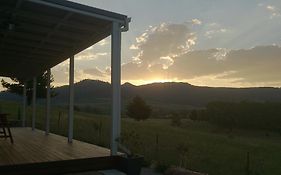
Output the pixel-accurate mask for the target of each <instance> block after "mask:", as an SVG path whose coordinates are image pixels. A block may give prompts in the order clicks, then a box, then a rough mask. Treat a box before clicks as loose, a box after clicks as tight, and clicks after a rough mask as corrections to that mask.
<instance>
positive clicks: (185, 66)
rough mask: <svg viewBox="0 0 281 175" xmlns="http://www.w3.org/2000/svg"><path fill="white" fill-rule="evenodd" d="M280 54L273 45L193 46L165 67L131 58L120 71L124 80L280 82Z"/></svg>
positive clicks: (227, 83) (232, 83) (225, 83)
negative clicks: (234, 48)
mask: <svg viewBox="0 0 281 175" xmlns="http://www.w3.org/2000/svg"><path fill="white" fill-rule="evenodd" d="M280 55H281V47H279V46H276V45H272V46H271V45H270V46H257V47H254V48H251V49H240V50H229V49H222V48H219V49H209V50H194V51H190V52H187V53H185V54H181V55H179V56H177V57H174V58H173V59H172V60H173V63H172V64H171V65H170V66H169V67H168V68H166V69H165V68H163V66H162V65H161V64H155V65H153V66H150V67H148V68H147V67H145V66H143V65H142V64H139V63H134V62H131V63H127V64H125V65H123V67H122V71H123V75H124V76H123V78H124V79H126V80H153V79H173V80H178V81H190V82H200V84H208V82H209V83H211V84H212V83H213V84H215V85H216V86H243V85H246V86H251V85H254V86H267V85H268V86H273V85H274V86H281V69H280V66H281V59H280ZM164 60H165V59H164ZM167 60H169V59H167ZM219 82H220V83H219Z"/></svg>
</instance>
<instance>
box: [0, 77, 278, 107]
mask: <svg viewBox="0 0 281 175" xmlns="http://www.w3.org/2000/svg"><path fill="white" fill-rule="evenodd" d="M74 87H75V102H76V103H79V104H80V103H84V104H86V103H93V102H94V101H95V100H96V99H110V98H111V84H110V83H108V82H103V81H99V80H90V79H86V80H82V81H80V82H77V83H75V85H74ZM54 90H55V92H56V93H57V94H58V96H56V97H54V98H53V99H52V102H54V103H65V104H66V103H67V102H68V86H67V85H64V86H60V87H56V88H55V89H54ZM121 94H122V99H123V100H124V101H126V100H129V99H131V98H132V97H134V96H136V95H139V96H141V97H143V98H144V99H145V100H148V101H150V102H156V103H164V104H184V105H192V106H205V105H206V104H207V103H209V102H211V101H231V102H238V101H257V102H266V101H269V102H281V89H280V88H274V87H253V88H233V87H208V86H194V85H191V84H189V83H184V82H165V83H150V84H145V85H139V86H136V85H133V84H131V83H124V84H122V85H121ZM9 96H10V97H12V98H11V99H12V100H15V96H14V95H11V94H10V93H7V92H1V93H0V99H4V100H7V99H9Z"/></svg>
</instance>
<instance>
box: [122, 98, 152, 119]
mask: <svg viewBox="0 0 281 175" xmlns="http://www.w3.org/2000/svg"><path fill="white" fill-rule="evenodd" d="M151 112H152V109H151V107H150V106H149V105H147V104H146V102H145V101H144V100H143V99H142V98H141V97H139V96H135V97H134V98H133V99H132V101H131V102H130V103H129V104H128V106H127V116H129V117H131V118H133V119H135V120H137V121H140V120H145V119H148V118H149V117H150V115H151Z"/></svg>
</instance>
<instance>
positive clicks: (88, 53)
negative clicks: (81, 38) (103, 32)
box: [75, 48, 108, 61]
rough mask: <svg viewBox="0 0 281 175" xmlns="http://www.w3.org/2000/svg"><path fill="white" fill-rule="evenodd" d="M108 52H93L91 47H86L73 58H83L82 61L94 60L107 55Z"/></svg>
mask: <svg viewBox="0 0 281 175" xmlns="http://www.w3.org/2000/svg"><path fill="white" fill-rule="evenodd" d="M107 55H108V53H106V52H100V53H94V52H93V50H92V49H91V48H88V49H86V50H84V51H83V52H81V53H79V54H78V55H77V56H75V60H83V61H89V60H95V59H98V58H99V57H103V56H107Z"/></svg>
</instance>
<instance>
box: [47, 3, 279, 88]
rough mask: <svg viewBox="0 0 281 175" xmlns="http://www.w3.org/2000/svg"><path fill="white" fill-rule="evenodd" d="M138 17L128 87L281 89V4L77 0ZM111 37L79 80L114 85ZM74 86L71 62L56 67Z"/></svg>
mask: <svg viewBox="0 0 281 175" xmlns="http://www.w3.org/2000/svg"><path fill="white" fill-rule="evenodd" d="M72 1H74V2H78V3H81V4H85V5H89V6H93V7H97V8H102V9H105V10H110V11H113V12H117V13H121V14H125V15H127V16H129V17H131V18H132V22H131V23H130V30H129V31H128V32H126V33H123V34H122V82H123V83H124V82H130V83H132V84H135V85H140V84H146V83H152V82H171V81H173V82H188V83H190V84H193V85H198V86H212V87H260V86H273V87H281V68H280V67H281V31H280V29H281V1H280V0H247V1H245V0H235V1H233V0H208V1H207V0H173V1H171V0H79V1H78V0H72ZM110 56H111V54H110V37H108V38H106V39H104V40H102V41H101V42H99V43H98V44H96V45H94V46H92V47H90V48H88V49H86V50H85V51H83V52H81V53H79V54H77V55H76V56H75V81H76V82H78V81H81V80H83V79H98V80H102V81H110ZM52 73H53V75H54V79H55V82H54V84H55V85H56V86H60V85H64V84H67V83H68V61H66V62H63V63H61V64H59V65H57V66H56V67H54V68H52Z"/></svg>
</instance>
